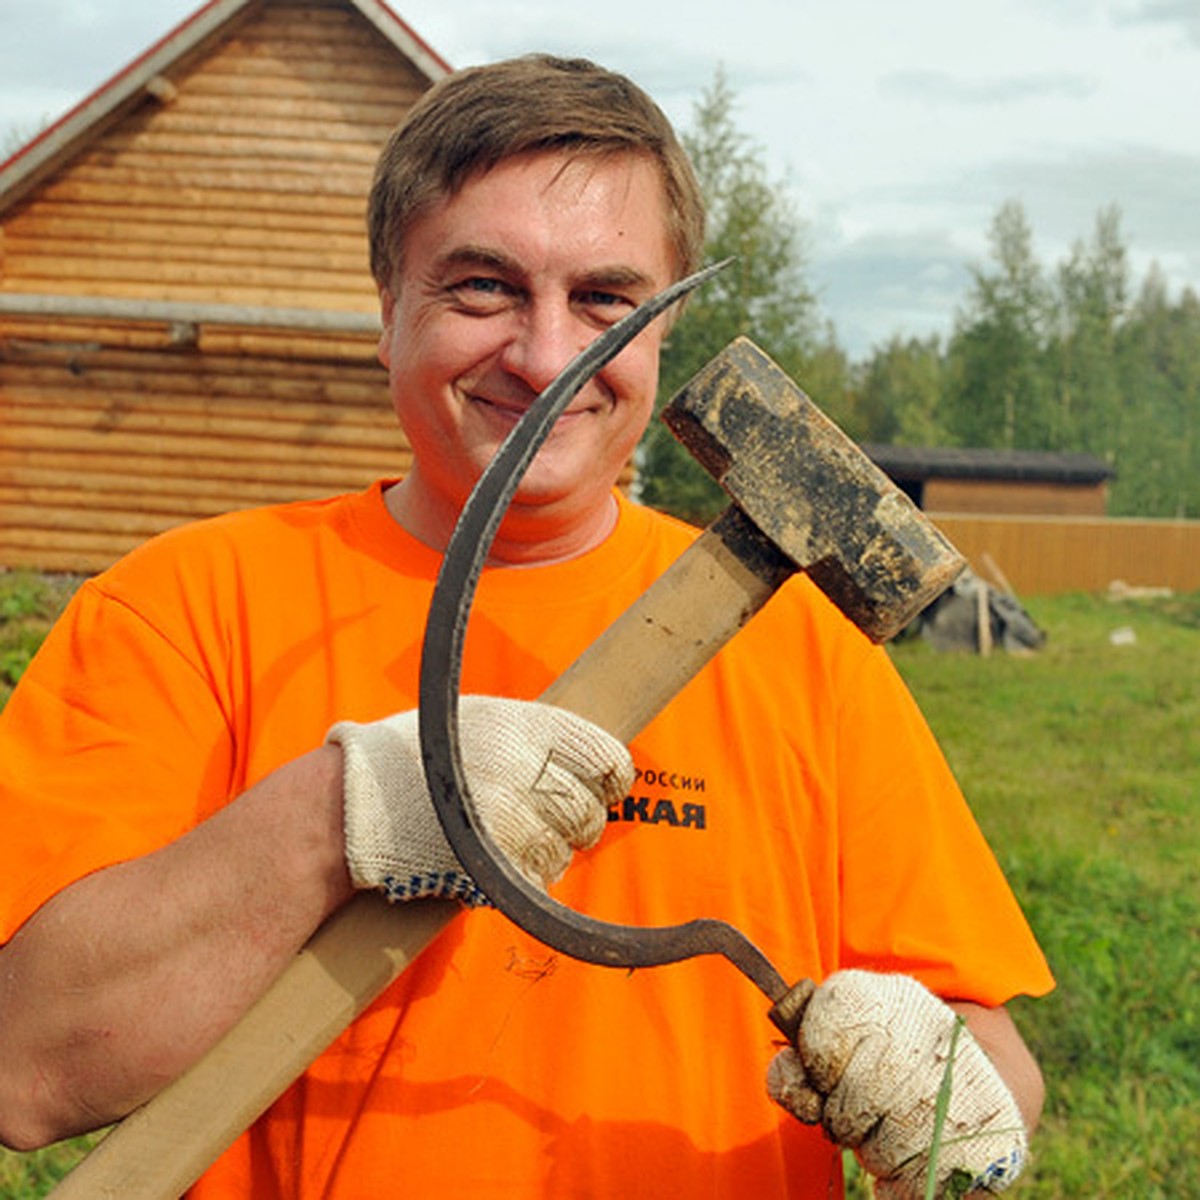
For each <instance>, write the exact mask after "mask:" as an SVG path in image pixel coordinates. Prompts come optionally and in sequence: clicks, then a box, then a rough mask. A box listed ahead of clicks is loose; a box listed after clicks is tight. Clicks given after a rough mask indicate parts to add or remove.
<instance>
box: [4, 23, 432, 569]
mask: <svg viewBox="0 0 1200 1200" xmlns="http://www.w3.org/2000/svg"><path fill="white" fill-rule="evenodd" d="M447 70H448V67H447V65H446V63H445V62H443V60H442V59H441V58H440V57H439V56H438V55H437V54H436V53H434V51H432V50H431V49H430V48H429V47H428V46H427V45H426V44H425V43H424V42H422V41H421V39H420V38H419V37H418V36H417V35H416V34H415V33H414V32H413V31H412V30H411V29H410V28H409V27H408V26H407V25H406V24H405V23H404V22H403V21H402V20H401V19H400V18H399V17H398V16H397V15H396V14H395V13H393V12H392V11H391V10H390V9H389V8H388V7H387V6H386V5H384V4H383V3H381V2H380V0H212V2H211V3H208V4H206V5H204V6H203V7H202V8H200V9H199V10H198V11H197V12H196V13H195V14H194V15H193V16H192V17H190V18H189V19H188V20H186V21H185V22H183V24H181V25H180V26H179V27H177V28H176V29H175V30H174V31H172V32H171V33H169V34H168V35H167V36H166V37H164V38H163V39H162V40H161V41H160V42H158V43H156V44H155V45H154V46H151V47H150V48H149V49H148V50H147V51H146V52H145V53H144V54H143V55H142V56H140V57H139V58H138V59H137V60H136V61H135V62H134V63H132V64H131V65H130V66H129V67H127V68H126V69H125V70H124V71H122V72H121V73H120V74H118V75H117V76H115V77H114V78H113V79H112V80H111V81H110V82H109V83H107V84H106V85H104V86H103V87H102V88H100V89H99V90H98V91H97V92H96V93H95V94H93V95H92V96H90V97H89V98H88V99H86V100H85V101H83V103H82V104H80V105H79V106H78V107H77V108H75V109H74V110H72V111H71V112H70V113H68V114H67V115H66V116H65V117H63V119H62V120H61V121H59V122H58V123H57V124H55V125H53V126H51V127H50V128H49V129H47V130H46V131H45V132H43V133H42V134H41V135H40V136H39V137H37V138H35V139H34V140H33V141H32V142H30V143H29V145H27V146H26V147H24V148H23V149H22V150H20V151H18V153H17V154H15V155H14V156H13V157H12V158H11V159H9V160H8V161H7V162H6V163H4V164H0V568H3V567H9V568H12V567H29V568H35V569H39V570H50V571H69V572H80V573H89V572H93V571H97V570H100V569H103V568H104V567H106V566H107V565H109V564H110V563H111V562H113V561H114V560H115V559H116V558H117V557H119V556H120V555H121V554H123V553H125V552H126V551H128V550H129V549H131V548H132V547H134V546H135V545H137V544H138V543H139V542H141V541H142V540H144V539H145V538H146V537H148V536H151V535H153V534H155V533H157V532H160V531H161V530H163V529H166V528H168V527H169V526H171V525H174V524H177V523H179V522H182V521H186V520H191V519H195V518H198V517H203V516H206V515H210V514H214V513H218V512H222V511H225V510H228V509H232V508H240V507H245V506H249V505H255V504H260V503H267V502H273V501H277V500H292V499H300V498H304V497H309V496H318V495H325V494H329V493H332V492H336V491H342V490H351V489H356V488H359V487H362V486H364V485H365V484H367V483H368V482H369V481H371V480H372V479H375V478H379V477H381V476H395V475H399V474H402V473H403V471H404V470H405V468H406V466H407V451H406V447H405V445H404V442H403V439H402V436H401V434H400V432H399V430H398V429H397V427H396V422H395V418H394V416H393V415H392V411H391V407H390V404H389V402H388V397H387V388H386V378H385V375H384V372H383V369H382V368H381V367H380V366H379V365H378V364H377V362H376V359H375V348H376V341H377V337H378V317H377V300H376V296H375V291H374V287H373V284H372V281H371V278H370V274H369V271H368V267H367V248H366V235H365V231H364V207H365V196H366V192H367V188H368V186H369V181H370V176H371V172H372V169H373V165H374V161H375V158H376V156H377V154H378V151H379V148H380V146H381V145H382V143H383V141H384V139H385V137H386V135H387V133H388V131H389V130H390V129H391V128H392V126H393V125H394V124H395V123H396V121H397V120H398V119H400V118H401V117H402V116H403V114H404V113H405V112H406V111H407V109H408V107H409V106H410V105H411V104H412V103H413V101H414V100H415V98H416V97H417V96H419V95H420V94H421V92H422V91H423V90H424V89H425V88H427V87H428V86H429V84H430V83H431V82H432V81H433V80H435V79H437V78H438V77H439V76H440V75H442V74H444V73H445V72H446V71H447Z"/></svg>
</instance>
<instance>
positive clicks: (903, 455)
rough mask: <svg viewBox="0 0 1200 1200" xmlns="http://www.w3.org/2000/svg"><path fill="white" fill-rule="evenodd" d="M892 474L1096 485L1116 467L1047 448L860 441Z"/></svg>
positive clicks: (1109, 476) (894, 475)
mask: <svg viewBox="0 0 1200 1200" xmlns="http://www.w3.org/2000/svg"><path fill="white" fill-rule="evenodd" d="M863 450H864V451H865V452H866V454H867V456H868V457H869V458H870V459H871V461H872V462H874V463H875V465H876V466H878V467H879V468H880V469H881V470H883V471H885V472H886V473H887V474H888V475H890V476H891V477H892V478H893V479H899V480H904V479H991V480H1014V481H1018V480H1019V481H1027V482H1037V483H1076V484H1098V483H1103V482H1104V481H1105V480H1106V479H1111V478H1112V477H1113V475H1114V474H1115V472H1114V471H1113V469H1112V467H1110V466H1109V465H1108V463H1106V462H1105V461H1104V460H1103V459H1101V458H1097V457H1096V456H1095V455H1094V454H1076V453H1067V452H1057V451H1052V450H968V449H959V448H956V447H952V446H934V447H929V446H881V445H864V446H863Z"/></svg>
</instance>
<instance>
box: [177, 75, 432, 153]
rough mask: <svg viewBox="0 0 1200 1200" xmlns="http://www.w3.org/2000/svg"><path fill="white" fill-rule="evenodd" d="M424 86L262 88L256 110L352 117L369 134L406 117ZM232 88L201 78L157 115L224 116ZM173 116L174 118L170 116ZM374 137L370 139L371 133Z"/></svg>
mask: <svg viewBox="0 0 1200 1200" xmlns="http://www.w3.org/2000/svg"><path fill="white" fill-rule="evenodd" d="M421 91H422V89H421V88H420V87H419V86H415V85H414V86H404V85H401V86H397V87H392V86H387V87H371V88H364V87H363V86H362V85H360V84H353V85H351V86H350V87H349V88H345V89H342V92H341V94H340V95H337V96H332V95H330V94H329V89H327V88H323V89H322V90H321V92H320V93H319V94H314V93H313V91H312V89H311V88H305V89H298V90H297V92H296V94H295V95H271V94H265V93H263V92H262V91H261V90H260V91H259V93H258V94H256V95H255V96H254V104H253V112H252V113H250V114H248V115H247V118H246V119H253V116H254V115H255V114H257V116H258V117H260V118H261V119H262V120H264V121H289V122H290V121H304V122H308V123H310V124H319V123H321V122H324V121H348V122H350V123H351V124H353V125H355V126H357V127H358V128H359V130H360V131H361V132H363V133H364V134H365V133H367V132H368V131H370V130H374V129H389V128H391V127H392V126H394V125H395V124H397V122H399V121H400V120H401V118H402V117H403V116H404V114H405V113H406V112H408V110H409V109H410V108H411V107H412V106H413V104H415V103H416V101H417V99H418V98H419V97H420V95H421ZM229 108H230V105H229V94H228V92H227V91H226V90H225V89H223V88H222V89H221V90H220V91H217V92H215V93H213V92H210V91H209V90H208V89H206V88H203V87H202V86H201V85H200V82H199V81H194V82H193V83H192V84H190V85H189V87H188V91H187V94H186V97H185V98H184V100H183V103H182V104H180V105H177V106H174V107H173V108H172V109H171V110H170V111H169V112H168V111H166V110H164V112H163V113H162V115H161V117H158V118H156V120H159V121H160V122H161V124H162V128H164V129H168V128H171V127H173V125H174V124H175V123H176V122H177V121H184V120H186V121H189V122H190V121H194V120H202V121H208V120H220V119H221V118H222V117H223V116H224V115H225V114H228V113H229ZM168 117H169V118H170V119H169V120H168ZM368 140H369V139H368Z"/></svg>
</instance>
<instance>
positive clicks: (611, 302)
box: [580, 292, 629, 308]
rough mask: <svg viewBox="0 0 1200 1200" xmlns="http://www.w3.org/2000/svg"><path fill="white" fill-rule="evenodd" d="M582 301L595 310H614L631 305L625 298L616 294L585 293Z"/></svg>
mask: <svg viewBox="0 0 1200 1200" xmlns="http://www.w3.org/2000/svg"><path fill="white" fill-rule="evenodd" d="M580 299H581V300H582V301H583V303H584V304H590V305H592V306H594V307H595V308H613V307H616V306H617V305H619V304H628V303H629V301H628V300H626V299H625V297H624V296H618V295H617V294H616V293H615V292H584V293H583V295H582V296H581V297H580Z"/></svg>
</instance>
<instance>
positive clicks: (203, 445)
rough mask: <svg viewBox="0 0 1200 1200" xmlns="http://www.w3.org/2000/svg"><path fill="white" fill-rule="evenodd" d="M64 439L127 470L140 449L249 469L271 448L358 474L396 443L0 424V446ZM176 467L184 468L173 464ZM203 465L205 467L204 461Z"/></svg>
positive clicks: (370, 469) (36, 446)
mask: <svg viewBox="0 0 1200 1200" xmlns="http://www.w3.org/2000/svg"><path fill="white" fill-rule="evenodd" d="M67 441H69V443H70V446H71V448H72V449H74V450H78V451H81V452H85V453H88V454H102V455H108V456H109V458H108V461H109V462H111V463H113V464H114V465H115V466H117V467H118V468H120V467H121V466H124V467H125V469H127V470H135V469H137V466H136V465H135V464H132V463H129V462H127V461H126V460H127V459H128V458H132V457H135V456H138V455H141V456H144V457H147V458H173V459H176V460H178V462H179V463H183V464H186V463H188V462H190V461H193V460H197V459H205V460H210V459H217V460H220V461H222V462H233V463H238V464H240V465H241V466H242V467H244V468H245V469H246V470H247V471H249V470H250V469H251V468H252V467H253V466H254V464H256V463H258V462H260V461H262V460H263V459H264V458H265V457H268V456H269V455H270V454H276V455H283V456H286V457H287V458H288V459H289V461H291V462H292V464H293V465H294V469H295V470H296V472H297V473H300V474H307V472H308V471H309V469H310V467H311V466H312V465H315V464H319V463H328V464H336V465H337V466H338V467H339V468H342V469H346V470H350V471H361V472H363V473H364V474H371V475H387V474H393V473H394V464H395V462H396V461H397V459H398V457H399V454H400V450H399V447H391V446H385V445H380V444H378V439H376V441H375V443H372V442H370V440H369V439H364V440H363V441H361V442H358V443H356V444H349V443H346V442H342V441H337V442H328V441H324V442H323V441H303V442H290V441H284V440H283V439H279V438H268V439H262V440H259V441H254V440H252V439H248V438H233V437H230V436H228V435H224V436H222V435H218V434H198V433H193V434H184V433H180V432H178V431H176V430H170V431H167V430H154V429H145V430H140V431H136V432H130V431H128V430H125V429H114V430H111V431H98V430H95V429H91V428H88V427H87V426H85V425H79V426H66V427H60V428H50V427H48V426H39V425H22V426H19V427H18V426H17V425H16V424H15V423H13V424H8V423H6V424H4V425H2V426H0V447H6V448H8V449H12V450H16V449H21V450H24V451H26V452H31V451H34V450H54V449H59V448H62V447H63V444H64V442H67ZM176 469H177V470H182V469H184V468H183V467H179V466H177V467H176ZM189 469H190V468H189ZM199 469H200V468H197V470H199ZM204 469H205V470H207V467H206V468H204Z"/></svg>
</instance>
